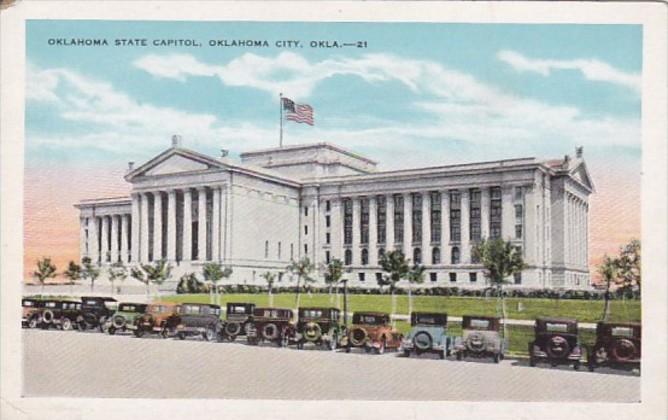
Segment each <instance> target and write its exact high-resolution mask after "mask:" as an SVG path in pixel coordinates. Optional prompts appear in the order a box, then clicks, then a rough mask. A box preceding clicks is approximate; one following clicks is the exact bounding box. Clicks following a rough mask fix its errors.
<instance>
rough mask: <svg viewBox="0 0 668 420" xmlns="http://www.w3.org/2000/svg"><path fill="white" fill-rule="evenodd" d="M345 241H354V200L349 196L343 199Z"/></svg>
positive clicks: (348, 243) (345, 242)
mask: <svg viewBox="0 0 668 420" xmlns="http://www.w3.org/2000/svg"><path fill="white" fill-rule="evenodd" d="M343 243H344V244H346V245H350V244H352V243H353V202H352V200H351V199H349V198H345V199H344V200H343Z"/></svg>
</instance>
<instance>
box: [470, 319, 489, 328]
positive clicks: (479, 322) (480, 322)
mask: <svg viewBox="0 0 668 420" xmlns="http://www.w3.org/2000/svg"><path fill="white" fill-rule="evenodd" d="M469 326H470V327H471V328H474V329H479V330H486V329H488V328H489V320H488V319H472V320H471V322H470V323H469Z"/></svg>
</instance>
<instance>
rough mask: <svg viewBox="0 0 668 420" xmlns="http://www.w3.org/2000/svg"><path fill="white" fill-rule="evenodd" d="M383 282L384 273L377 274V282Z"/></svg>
mask: <svg viewBox="0 0 668 420" xmlns="http://www.w3.org/2000/svg"><path fill="white" fill-rule="evenodd" d="M381 281H383V273H376V282H377V283H380V282H381Z"/></svg>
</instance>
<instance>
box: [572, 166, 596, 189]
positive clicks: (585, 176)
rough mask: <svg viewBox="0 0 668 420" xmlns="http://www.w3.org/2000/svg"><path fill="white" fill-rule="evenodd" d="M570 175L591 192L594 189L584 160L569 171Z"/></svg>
mask: <svg viewBox="0 0 668 420" xmlns="http://www.w3.org/2000/svg"><path fill="white" fill-rule="evenodd" d="M570 176H571V177H572V178H573V179H575V180H576V181H578V182H579V183H580V184H582V185H584V186H585V187H587V188H588V189H589V190H591V191H592V192H593V191H594V183H593V182H592V179H591V177H590V176H589V171H588V170H587V166H586V165H585V163H584V161H583V162H582V163H580V164H579V165H578V166H576V167H575V168H574V169H573V170H572V171H571V173H570Z"/></svg>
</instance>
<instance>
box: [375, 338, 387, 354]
mask: <svg viewBox="0 0 668 420" xmlns="http://www.w3.org/2000/svg"><path fill="white" fill-rule="evenodd" d="M386 344H387V342H386V341H385V339H383V341H381V342H380V347H378V349H377V350H376V354H385V345H386Z"/></svg>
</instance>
